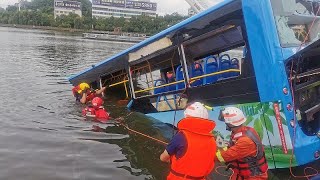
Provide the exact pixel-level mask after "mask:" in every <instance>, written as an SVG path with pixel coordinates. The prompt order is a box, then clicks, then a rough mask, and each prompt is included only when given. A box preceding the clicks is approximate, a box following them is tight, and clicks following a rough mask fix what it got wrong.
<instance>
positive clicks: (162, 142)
mask: <svg viewBox="0 0 320 180" xmlns="http://www.w3.org/2000/svg"><path fill="white" fill-rule="evenodd" d="M131 114H132V112H130V113H129V114H127V115H126V116H123V117H119V118H116V119H115V121H117V122H118V124H119V125H121V126H123V127H124V128H125V129H127V130H128V131H130V132H133V133H135V134H139V135H141V136H144V137H146V138H148V139H151V140H154V141H156V142H158V143H161V144H163V145H167V144H168V143H167V142H164V141H162V140H160V139H157V138H154V137H151V136H149V135H147V134H144V133H142V132H139V131H136V130H133V129H131V128H129V127H128V126H127V125H125V124H124V123H123V122H122V121H121V120H122V119H124V118H126V117H128V116H130V115H131Z"/></svg>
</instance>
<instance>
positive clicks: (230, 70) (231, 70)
mask: <svg viewBox="0 0 320 180" xmlns="http://www.w3.org/2000/svg"><path fill="white" fill-rule="evenodd" d="M228 72H240V70H239V69H228V70H224V71H219V72H214V73H210V74H204V75H201V76H197V77H193V78H190V80H198V79H201V78H204V77H208V76H214V75H218V74H223V73H228ZM182 82H184V80H180V81H176V82H172V83H168V84H163V85H160V86H156V87H150V88H146V89H141V90H138V91H135V92H134V93H135V94H137V93H141V92H147V91H150V90H154V89H158V88H162V87H166V86H170V85H174V84H178V83H182Z"/></svg>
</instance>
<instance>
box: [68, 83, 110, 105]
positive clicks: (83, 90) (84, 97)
mask: <svg viewBox="0 0 320 180" xmlns="http://www.w3.org/2000/svg"><path fill="white" fill-rule="evenodd" d="M105 89H106V87H102V88H101V89H98V90H95V91H94V90H92V89H91V88H90V86H89V84H87V83H80V84H79V85H78V86H75V87H73V88H72V93H73V96H74V97H75V98H76V101H79V102H81V103H82V104H85V103H86V102H88V101H91V100H92V99H93V98H94V97H96V96H97V95H100V94H102V93H103V92H104V90H105Z"/></svg>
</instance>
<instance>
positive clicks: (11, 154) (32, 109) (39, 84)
mask: <svg viewBox="0 0 320 180" xmlns="http://www.w3.org/2000/svg"><path fill="white" fill-rule="evenodd" d="M130 46H132V44H124V43H117V42H104V41H92V40H85V39H82V38H81V36H79V35H74V34H65V33H61V32H51V31H41V30H23V29H16V28H3V27H0V77H1V78H0V102H1V103H0V110H1V111H0V119H1V122H0V162H1V163H0V179H24V180H29V179H30V180H35V179H46V180H50V179H54V180H57V179H81V180H82V179H90V180H91V179H121V180H122V179H123V180H126V179H130V180H131V179H132V180H135V179H164V178H165V176H166V174H167V172H168V165H167V164H165V163H162V162H160V161H159V155H160V153H161V152H162V150H163V148H164V147H163V146H162V145H160V144H157V143H155V142H152V141H150V140H147V139H145V138H143V137H140V136H137V135H134V134H131V133H129V134H128V132H127V131H126V130H124V129H123V128H121V127H116V126H114V125H112V124H109V125H105V127H102V128H106V130H103V132H96V131H93V130H92V129H93V128H92V126H93V125H97V124H95V123H93V122H90V121H84V118H83V117H82V116H81V109H82V106H81V105H79V104H76V103H75V100H74V98H73V97H72V93H71V88H72V86H71V85H70V84H69V82H68V81H67V77H68V76H70V75H71V74H73V73H77V72H79V71H81V70H84V69H85V68H87V67H89V66H91V65H93V64H96V63H97V62H99V61H101V60H103V59H105V58H106V57H110V56H111V55H113V54H115V53H117V52H119V51H121V50H124V49H126V48H128V47H130ZM106 104H107V105H106V108H107V109H108V110H109V111H110V112H111V113H112V115H113V116H114V117H119V116H124V115H126V114H127V113H128V112H127V110H125V109H124V108H123V107H118V106H116V105H114V104H115V103H114V102H113V101H112V100H109V101H108V102H107V103H106ZM126 122H127V123H129V124H130V125H131V126H132V127H133V128H135V129H138V130H141V131H143V132H145V133H147V134H149V135H152V136H154V137H157V138H162V139H163V137H162V136H161V132H162V133H163V131H165V130H168V131H169V132H171V129H168V127H167V126H166V125H164V124H161V123H157V122H154V121H153V120H151V119H147V118H146V117H145V116H143V115H141V114H137V113H135V114H132V115H130V116H129V117H128V118H126ZM98 126H101V125H98ZM160 130H161V131H160ZM276 174H278V175H279V176H278V175H277V176H278V177H281V178H280V179H288V177H289V174H288V171H287V170H283V171H280V173H276ZM215 179H223V177H217V178H215ZM224 179H227V178H224ZM272 179H278V178H277V177H273V178H272Z"/></svg>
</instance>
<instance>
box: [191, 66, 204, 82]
mask: <svg viewBox="0 0 320 180" xmlns="http://www.w3.org/2000/svg"><path fill="white" fill-rule="evenodd" d="M202 75H203V69H202V65H201V64H200V63H197V62H196V63H193V64H192V67H191V76H190V77H191V78H192V77H197V76H202ZM202 84H203V78H201V79H197V80H195V81H194V82H193V83H192V84H191V86H193V87H194V86H201V85H202Z"/></svg>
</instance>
